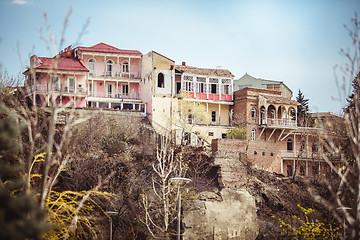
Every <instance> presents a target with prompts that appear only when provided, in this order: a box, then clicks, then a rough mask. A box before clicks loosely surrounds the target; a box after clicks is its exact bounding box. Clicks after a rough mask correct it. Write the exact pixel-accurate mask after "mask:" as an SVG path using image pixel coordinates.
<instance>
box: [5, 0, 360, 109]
mask: <svg viewBox="0 0 360 240" xmlns="http://www.w3.org/2000/svg"><path fill="white" fill-rule="evenodd" d="M69 9H71V13H70V15H69V17H68V21H67V22H66V24H65V26H66V28H65V31H64V30H63V29H64V19H65V17H66V16H67V14H68V13H69ZM356 12H358V13H359V14H360V0H316V1H314V0H298V1H295V0H238V1H230V0H221V1H213V0H206V1H205V0H201V1H200V0H199V1H196V0H155V1H150V0H132V1H122V0H118V1H112V0H107V1H89V0H87V1H83V0H72V1H71V0H61V1H59V0H0V22H1V24H0V64H1V69H2V70H4V69H6V70H7V72H8V73H9V74H10V75H14V76H15V75H18V74H19V73H20V72H21V71H24V70H25V69H26V66H27V65H28V64H29V57H30V56H31V55H33V54H36V55H38V56H41V57H53V56H54V55H55V53H57V52H58V51H59V50H61V49H63V48H65V47H67V46H68V45H70V44H72V45H73V46H74V45H75V46H92V45H95V44H97V43H99V42H104V43H107V44H110V45H112V46H115V47H117V48H120V49H131V50H139V51H141V52H142V53H143V54H146V53H148V52H149V51H151V50H154V51H156V52H159V53H161V54H163V55H165V56H166V57H168V58H170V59H173V60H174V61H175V62H176V64H181V62H183V61H185V62H186V64H187V65H189V66H195V67H202V68H216V67H218V66H221V67H222V68H223V69H228V70H230V71H231V72H232V73H233V74H234V75H235V79H238V78H240V77H241V76H243V75H244V74H245V73H248V74H250V75H252V76H254V77H256V78H262V79H267V80H277V81H283V82H284V83H285V84H286V85H287V86H288V87H289V88H290V89H291V90H292V91H293V95H294V97H293V98H295V97H296V96H297V94H298V91H299V89H300V90H301V91H302V92H303V94H304V96H305V98H308V99H309V106H310V109H311V111H312V112H334V113H340V110H341V104H340V102H339V101H338V99H339V93H338V92H339V91H338V87H337V84H336V81H335V74H334V70H333V69H334V66H336V65H338V66H344V64H345V63H346V59H345V57H344V56H342V55H341V54H340V49H341V48H344V49H349V50H350V51H351V46H352V45H351V44H352V42H351V38H350V37H349V34H348V32H347V30H346V29H345V27H344V24H345V25H347V26H349V27H351V19H352V17H354V15H355V13H356ZM44 16H46V19H47V20H46V21H45V18H44ZM61 36H64V37H63V38H62V37H61ZM49 39H50V40H49ZM61 39H63V44H61V46H60V42H61ZM52 40H54V41H56V43H57V44H49V42H52ZM47 46H50V48H48V47H47ZM336 76H338V78H340V79H341V73H338V74H337V75H336Z"/></svg>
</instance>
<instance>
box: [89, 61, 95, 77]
mask: <svg viewBox="0 0 360 240" xmlns="http://www.w3.org/2000/svg"><path fill="white" fill-rule="evenodd" d="M94 72H95V60H94V59H89V74H90V75H94V74H95V73H94Z"/></svg>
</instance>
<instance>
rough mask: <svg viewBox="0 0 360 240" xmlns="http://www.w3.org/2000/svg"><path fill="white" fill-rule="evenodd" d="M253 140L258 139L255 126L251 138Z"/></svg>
mask: <svg viewBox="0 0 360 240" xmlns="http://www.w3.org/2000/svg"><path fill="white" fill-rule="evenodd" d="M250 140H251V141H255V140H256V130H255V128H253V129H252V130H251V138H250Z"/></svg>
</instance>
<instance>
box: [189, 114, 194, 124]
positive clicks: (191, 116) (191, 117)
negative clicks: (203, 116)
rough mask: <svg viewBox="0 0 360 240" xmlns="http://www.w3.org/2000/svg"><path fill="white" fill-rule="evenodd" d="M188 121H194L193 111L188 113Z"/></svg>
mask: <svg viewBox="0 0 360 240" xmlns="http://www.w3.org/2000/svg"><path fill="white" fill-rule="evenodd" d="M188 123H189V124H192V123H193V115H192V114H191V113H190V114H189V115H188Z"/></svg>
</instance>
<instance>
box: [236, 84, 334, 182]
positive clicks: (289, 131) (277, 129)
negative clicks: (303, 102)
mask: <svg viewBox="0 0 360 240" xmlns="http://www.w3.org/2000/svg"><path fill="white" fill-rule="evenodd" d="M298 105H299V103H298V102H296V101H293V100H291V98H288V97H282V93H281V91H278V90H268V89H262V88H252V87H245V88H243V89H241V90H238V91H236V92H235V93H234V115H235V117H234V123H235V125H237V126H239V127H245V128H246V130H247V131H248V135H249V137H248V141H244V144H246V145H247V147H246V156H247V159H248V161H249V162H251V163H252V164H254V165H255V166H256V167H257V168H261V169H265V170H269V171H273V172H277V173H281V174H284V175H287V176H293V175H301V176H317V175H319V174H321V173H325V172H326V171H328V169H327V168H326V164H325V162H324V160H323V154H324V152H323V148H322V147H321V145H320V129H318V128H312V127H299V126H298V124H297V106H298Z"/></svg>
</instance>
